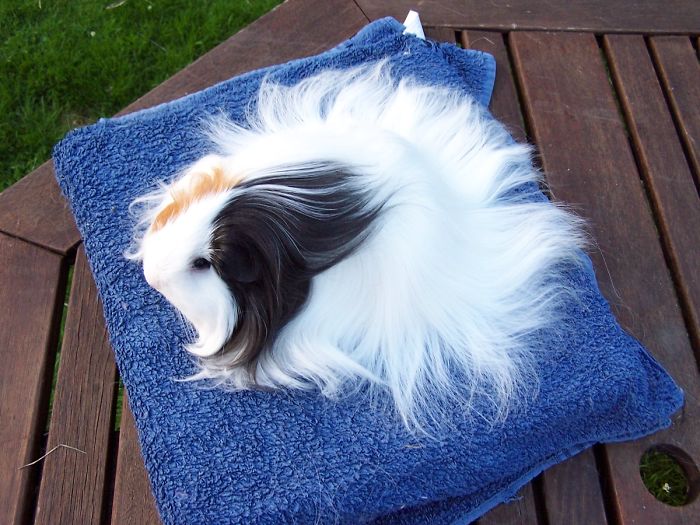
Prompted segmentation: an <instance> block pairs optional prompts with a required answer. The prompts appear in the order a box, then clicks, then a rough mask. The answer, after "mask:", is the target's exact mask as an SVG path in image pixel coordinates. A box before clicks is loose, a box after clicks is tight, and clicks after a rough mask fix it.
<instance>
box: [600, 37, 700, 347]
mask: <svg viewBox="0 0 700 525" xmlns="http://www.w3.org/2000/svg"><path fill="white" fill-rule="evenodd" d="M684 40H686V41H687V39H684ZM604 42H605V50H606V52H607V53H608V56H609V57H610V65H611V69H612V74H613V78H614V80H615V86H616V88H617V92H618V94H619V96H620V101H621V102H622V108H623V111H624V112H625V116H626V119H627V122H628V124H629V130H630V133H631V136H632V140H633V143H634V147H635V150H636V153H637V159H638V162H639V165H640V168H641V172H642V175H643V177H644V181H645V183H646V185H647V188H648V191H649V193H650V196H651V198H652V203H653V205H654V210H655V213H656V216H657V220H658V224H659V227H660V229H661V232H662V234H663V239H664V241H665V245H666V248H667V253H668V254H669V258H670V261H671V263H672V266H673V269H674V273H675V275H676V282H677V287H678V291H679V294H680V296H681V297H682V299H683V305H684V307H685V310H686V314H687V316H688V318H689V325H690V326H689V329H690V331H691V333H692V334H693V335H694V337H695V340H696V341H698V340H700V272H699V271H698V270H699V269H700V200H699V199H698V194H697V192H696V188H695V182H694V181H693V175H692V173H691V172H690V169H689V168H688V164H687V162H686V158H685V155H684V154H683V148H682V146H681V144H680V142H679V141H678V135H677V133H676V128H675V126H674V124H673V120H672V118H671V115H670V114H669V113H668V107H667V105H666V101H665V100H664V96H663V92H662V91H661V86H660V85H659V81H658V79H657V76H656V73H655V71H654V66H653V64H652V62H651V59H650V57H649V54H648V52H647V48H646V45H645V43H644V39H643V38H642V37H641V36H633V35H614V36H606V37H605V39H604ZM691 49H692V48H691ZM691 56H692V55H691ZM696 63H697V61H696ZM698 72H699V73H700V68H699V69H698ZM698 82H699V83H700V75H699V76H698ZM698 93H699V94H700V86H698ZM698 104H700V97H698ZM697 114H698V117H699V118H700V111H697Z"/></svg>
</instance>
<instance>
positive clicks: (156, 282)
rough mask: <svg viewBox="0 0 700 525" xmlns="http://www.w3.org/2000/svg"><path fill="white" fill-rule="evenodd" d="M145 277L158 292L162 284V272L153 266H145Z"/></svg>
mask: <svg viewBox="0 0 700 525" xmlns="http://www.w3.org/2000/svg"><path fill="white" fill-rule="evenodd" d="M143 275H144V277H145V278H146V282H147V283H148V284H149V285H150V286H151V287H153V288H155V289H156V290H158V288H159V286H160V284H161V277H160V272H158V271H157V269H156V268H154V267H153V266H152V265H144V266H143Z"/></svg>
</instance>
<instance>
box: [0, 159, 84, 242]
mask: <svg viewBox="0 0 700 525" xmlns="http://www.w3.org/2000/svg"><path fill="white" fill-rule="evenodd" d="M0 232H4V233H7V234H8V235H11V236H13V237H19V238H20V239H25V240H27V241H29V242H31V243H34V244H38V245H40V246H43V247H45V248H48V249H49V250H53V251H55V252H58V253H62V254H65V253H67V252H68V251H69V250H71V249H72V248H73V247H75V245H76V244H78V242H80V234H79V233H78V229H77V228H76V226H75V220H74V219H73V215H71V212H70V208H69V206H68V203H67V202H66V199H64V198H63V194H62V193H61V190H60V189H59V187H58V183H57V182H56V178H55V176H54V170H53V161H51V160H49V161H47V162H45V163H43V164H42V165H41V166H39V167H38V168H37V169H35V170H34V171H32V172H31V173H30V174H29V175H27V176H26V177H24V178H22V179H21V180H20V181H19V182H17V183H15V184H13V185H12V186H10V187H9V188H7V189H6V190H5V191H3V192H2V193H0Z"/></svg>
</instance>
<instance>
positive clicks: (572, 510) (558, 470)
mask: <svg viewBox="0 0 700 525" xmlns="http://www.w3.org/2000/svg"><path fill="white" fill-rule="evenodd" d="M542 490H543V492H544V501H545V508H546V512H547V523H548V524H549V525H603V524H605V523H607V522H608V520H607V518H606V515H605V504H604V495H603V491H602V488H601V486H600V481H599V474H598V467H597V465H596V460H595V456H594V453H593V449H592V448H589V449H586V450H584V451H583V452H581V453H580V454H578V455H576V456H574V457H572V458H569V459H567V460H566V461H564V462H562V463H558V464H556V465H554V466H553V467H551V468H549V469H548V470H546V471H545V472H543V473H542Z"/></svg>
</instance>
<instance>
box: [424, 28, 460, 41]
mask: <svg viewBox="0 0 700 525" xmlns="http://www.w3.org/2000/svg"><path fill="white" fill-rule="evenodd" d="M423 32H424V33H425V36H426V37H427V38H430V39H431V40H436V41H437V42H447V43H449V44H455V43H457V34H456V33H455V30H454V29H452V28H449V27H423Z"/></svg>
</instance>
